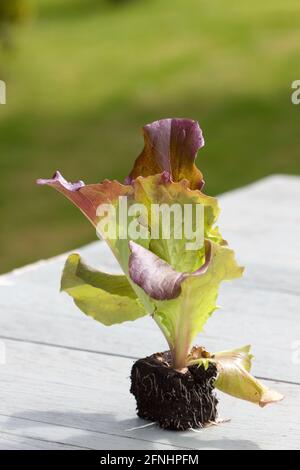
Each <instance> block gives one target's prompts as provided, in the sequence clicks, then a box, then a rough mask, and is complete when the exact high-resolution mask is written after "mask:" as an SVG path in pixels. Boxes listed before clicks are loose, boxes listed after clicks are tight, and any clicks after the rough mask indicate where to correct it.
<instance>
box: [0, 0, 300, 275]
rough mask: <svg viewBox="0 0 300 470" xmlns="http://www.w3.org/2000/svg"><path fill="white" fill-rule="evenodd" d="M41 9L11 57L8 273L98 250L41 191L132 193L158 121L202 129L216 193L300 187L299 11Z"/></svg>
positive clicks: (6, 115) (3, 259)
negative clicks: (102, 188) (295, 94)
mask: <svg viewBox="0 0 300 470" xmlns="http://www.w3.org/2000/svg"><path fill="white" fill-rule="evenodd" d="M36 3H37V5H36V8H35V14H34V15H33V19H32V20H31V21H30V22H29V23H27V24H26V25H24V26H22V27H18V28H16V29H15V31H14V42H15V48H14V50H12V51H11V52H10V53H8V52H5V51H4V50H0V79H2V80H3V79H4V80H5V81H6V82H7V88H8V96H7V101H8V103H7V105H6V106H1V107H0V178H1V181H0V182H1V184H0V210H1V220H2V224H1V232H0V272H5V271H7V270H10V269H12V268H14V267H17V266H21V265H23V264H25V263H28V262H31V261H34V260H37V259H40V258H46V257H49V256H53V255H55V254H58V253H60V252H62V251H64V250H68V249H73V248H75V247H76V246H79V245H81V244H84V243H87V242H89V241H91V240H93V239H95V234H94V231H93V229H92V227H90V225H89V223H88V222H86V221H85V220H84V219H83V217H82V215H81V214H80V213H79V211H77V210H76V209H74V208H73V207H72V206H71V205H70V204H69V203H68V202H67V201H65V200H63V198H62V197H60V196H59V195H57V194H55V193H54V192H53V191H51V190H50V189H49V190H48V189H46V188H39V187H36V186H35V184H34V180H35V179H36V178H37V177H41V176H42V177H48V176H50V175H51V174H52V173H53V171H54V170H56V169H60V170H61V171H62V173H63V174H64V175H65V176H66V177H67V179H69V180H72V179H78V178H81V179H84V180H85V181H86V182H96V181H101V180H102V179H104V178H105V177H107V178H116V179H121V180H123V178H124V177H125V176H126V175H127V174H128V172H129V170H130V169H131V166H132V164H133V161H134V159H135V157H136V156H137V155H138V153H139V151H140V150H141V147H142V140H141V135H140V127H141V126H142V125H143V124H144V123H147V122H150V121H152V120H156V119H159V118H162V117H169V116H174V117H175V116H184V117H191V118H194V119H197V120H199V121H200V124H201V126H202V128H203V130H204V133H205V137H206V147H205V149H203V150H202V151H201V154H199V158H198V166H199V167H200V168H201V170H202V171H203V172H204V174H205V177H206V180H207V186H206V191H207V192H208V193H210V194H217V193H221V192H224V191H227V190H230V189H232V188H235V187H238V186H242V185H244V184H247V183H249V182H251V181H254V180H256V179H258V178H262V177H264V176H266V175H269V174H272V173H293V174H299V172H300V163H299V150H300V139H299V112H300V109H299V107H297V106H293V105H292V104H291V100H290V95H291V89H290V87H291V83H292V81H293V80H295V79H297V78H299V76H297V75H296V74H297V71H298V69H299V35H298V25H299V21H300V5H299V1H298V0H286V1H285V2H283V1H279V0H265V1H264V2H261V1H258V0H252V1H251V2H250V1H247V2H241V1H235V0H233V1H232V2H230V3H228V2H227V1H225V0H185V1H184V2H183V1H182V0H131V1H127V2H126V1H125V0H124V1H123V2H119V4H118V2H112V3H110V2H109V0H98V1H96V0H39V1H38V2H36ZM274 199H275V197H274ZM275 200H276V199H275ZM237 216H238V215H237Z"/></svg>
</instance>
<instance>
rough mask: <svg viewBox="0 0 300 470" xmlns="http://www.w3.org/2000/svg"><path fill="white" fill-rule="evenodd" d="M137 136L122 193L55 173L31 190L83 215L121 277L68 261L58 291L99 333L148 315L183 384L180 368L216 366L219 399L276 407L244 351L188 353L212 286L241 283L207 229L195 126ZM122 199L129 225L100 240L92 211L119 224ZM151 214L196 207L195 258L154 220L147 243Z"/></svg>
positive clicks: (210, 224)
mask: <svg viewBox="0 0 300 470" xmlns="http://www.w3.org/2000/svg"><path fill="white" fill-rule="evenodd" d="M143 131H144V140H145V147H144V150H143V152H142V153H141V155H140V156H139V157H138V158H137V160H136V162H135V165H134V168H133V170H132V171H131V173H130V175H129V176H128V177H127V178H126V180H125V183H124V184H122V183H119V182H117V181H108V180H105V181H104V182H102V183H98V184H92V185H85V184H84V183H83V182H82V181H78V182H76V183H69V182H67V181H66V180H65V179H64V178H63V177H62V175H61V174H60V173H59V172H56V174H55V175H54V177H53V178H51V179H49V180H43V179H42V180H38V184H48V185H50V186H52V187H53V188H55V189H56V190H58V191H59V192H61V193H62V194H63V195H64V196H66V197H67V198H68V199H69V200H70V201H71V202H73V203H74V204H75V205H76V206H77V207H78V208H79V209H80V210H81V211H82V212H83V214H84V215H85V216H86V217H87V218H88V219H89V221H90V222H91V223H92V224H93V225H94V227H95V228H96V229H97V231H98V233H99V234H100V236H102V238H104V239H105V241H106V242H107V243H108V245H109V247H110V248H111V250H112V252H113V254H114V256H115V258H116V259H117V261H118V263H119V264H120V266H121V268H122V271H123V273H124V275H118V276H116V275H111V274H107V273H102V272H99V271H96V270H94V269H92V268H91V267H89V266H87V265H86V264H85V263H84V262H83V261H82V260H81V258H80V256H79V255H77V254H73V255H71V256H69V258H68V260H67V262H66V265H65V268H64V271H63V275H62V281H61V289H62V290H63V291H65V292H67V293H68V294H69V295H70V296H71V297H72V298H73V299H74V302H75V304H76V305H77V306H78V307H79V308H80V309H81V310H82V311H83V312H84V313H85V314H87V315H89V316H91V317H93V318H94V319H95V320H97V321H99V322H101V323H103V324H104V325H113V324H116V323H122V322H126V321H132V320H136V319H138V318H140V317H143V316H144V315H151V317H152V318H153V320H154V321H155V322H156V324H157V325H158V327H159V328H160V330H161V332H162V334H163V335H164V337H165V339H166V341H167V343H168V346H169V351H170V352H169V354H170V364H169V366H170V367H171V368H172V369H173V370H175V371H178V372H179V373H181V374H184V373H185V371H186V370H187V368H189V367H193V366H198V367H201V366H202V367H203V368H204V369H205V370H208V368H209V367H212V366H215V367H216V370H217V377H216V381H215V384H214V385H215V387H216V388H219V389H220V390H222V391H223V392H225V393H228V394H230V395H232V396H234V397H237V398H240V399H243V400H248V401H250V402H253V403H256V404H259V405H260V406H265V405H267V404H268V403H273V402H277V401H279V400H281V399H282V398H283V397H282V396H281V395H280V394H278V393H277V392H275V391H272V390H269V389H267V388H266V387H265V386H264V385H262V384H261V383H260V382H259V381H258V380H256V379H255V378H254V377H253V376H252V375H251V374H250V369H251V363H252V355H251V353H250V346H246V347H243V348H240V349H236V350H233V351H225V352H219V353H208V352H206V351H205V350H204V349H203V348H199V347H193V343H194V341H195V339H196V337H197V335H198V334H199V333H200V332H201V331H202V330H203V327H204V325H205V323H206V322H207V320H208V319H209V318H210V316H211V315H212V313H213V312H214V311H215V310H216V309H217V304H216V302H217V297H218V291H219V287H220V284H221V283H222V282H223V281H230V280H233V279H237V278H239V277H241V276H242V274H243V268H242V267H240V266H239V265H238V264H237V262H236V260H235V256H234V252H233V250H231V249H230V248H229V247H228V244H227V242H226V241H225V240H224V239H223V238H222V236H221V234H220V232H219V229H218V227H217V226H216V222H217V218H218V215H219V206H218V201H217V199H216V198H213V197H210V196H207V195H206V194H204V193H203V191H202V190H203V186H204V180H203V175H202V173H201V172H200V171H199V170H198V169H197V167H196V166H195V159H196V155H197V152H198V150H199V149H201V148H202V147H203V145H204V139H203V135H202V131H201V129H200V127H199V125H198V123H197V122H195V121H191V120H185V119H165V120H162V121H158V122H154V123H152V124H149V125H147V126H145V127H144V129H143ZM124 198H126V201H127V204H128V208H129V210H128V217H127V219H126V220H124V217H123V218H122V217H117V218H116V220H117V229H118V230H117V231H116V232H117V236H112V235H110V233H107V232H105V230H104V225H105V223H106V222H107V220H106V219H105V215H104V213H103V211H102V210H99V208H103V205H108V204H109V205H111V206H112V207H113V208H114V209H115V213H116V214H118V215H120V205H121V201H123V200H124ZM136 204H139V205H143V207H146V208H149V212H148V216H146V217H145V216H144V215H143V214H141V213H139V214H137V213H136V212H134V211H132V212H130V208H133V207H134V206H135V205H136ZM160 204H164V205H165V206H168V207H171V206H173V205H174V204H176V205H177V206H178V205H179V206H180V207H182V208H184V207H185V206H186V205H190V206H191V207H196V206H198V205H201V207H203V214H204V221H203V237H204V243H203V244H202V246H201V247H200V248H199V249H197V250H187V249H186V243H188V241H189V240H188V239H187V238H186V237H185V235H184V234H183V235H182V237H181V238H178V237H176V236H175V230H174V227H173V229H171V230H170V233H169V237H168V238H166V237H163V228H164V223H165V220H164V217H163V216H160V217H158V219H157V220H156V221H154V225H155V229H156V230H155V232H156V237H153V236H152V230H150V225H151V223H152V224H153V220H150V219H151V211H150V207H151V206H152V205H160ZM105 207H106V206H105ZM149 214H150V215H149ZM152 218H153V216H152ZM104 222H105V223H104ZM128 222H134V223H136V227H137V230H136V234H135V235H136V236H135V237H134V239H133V238H130V236H128V233H126V230H125V225H126V226H127V225H128ZM151 227H152V226H151ZM152 228H153V227H152ZM114 235H116V233H115V234H114Z"/></svg>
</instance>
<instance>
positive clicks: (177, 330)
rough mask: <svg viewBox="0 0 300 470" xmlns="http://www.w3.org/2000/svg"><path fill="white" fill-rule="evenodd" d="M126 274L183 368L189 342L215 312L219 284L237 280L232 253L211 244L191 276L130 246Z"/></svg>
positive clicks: (238, 274) (189, 345) (239, 269)
mask: <svg viewBox="0 0 300 470" xmlns="http://www.w3.org/2000/svg"><path fill="white" fill-rule="evenodd" d="M130 249H131V253H132V254H131V256H130V259H129V275H130V277H131V279H132V281H133V282H134V283H136V284H137V285H138V286H139V287H140V288H142V289H143V290H144V291H145V293H146V294H147V295H148V296H150V297H151V300H152V301H153V302H154V305H155V314H154V317H155V319H156V321H157V322H158V323H160V324H161V325H162V326H163V329H164V330H165V331H167V332H168V335H167V336H168V342H169V344H171V345H172V348H173V349H172V353H173V357H174V365H175V367H176V368H177V369H181V368H183V367H185V365H186V361H187V356H188V354H189V351H190V349H191V346H192V342H193V340H194V339H195V337H196V336H197V334H198V333H199V332H200V331H201V330H202V329H203V326H204V325H205V323H206V321H207V320H208V318H209V317H210V316H211V314H212V313H213V312H214V311H215V310H216V308H217V306H216V301H217V296H218V291H219V286H220V284H221V282H222V281H226V280H231V279H235V278H239V277H241V276H242V274H243V268H241V267H239V266H238V265H237V263H236V261H235V258H234V252H233V251H232V250H230V249H229V248H227V247H225V246H222V245H218V244H216V243H213V242H207V243H206V257H205V263H204V264H203V266H202V267H201V268H200V269H198V270H197V271H195V272H194V273H188V272H181V273H180V272H177V271H176V270H174V269H173V268H172V267H171V266H170V265H168V263H166V262H165V261H163V260H161V259H160V258H159V257H157V256H156V255H155V254H154V253H151V252H150V251H148V250H146V249H144V248H143V247H140V246H138V245H137V244H135V243H134V242H131V243H130Z"/></svg>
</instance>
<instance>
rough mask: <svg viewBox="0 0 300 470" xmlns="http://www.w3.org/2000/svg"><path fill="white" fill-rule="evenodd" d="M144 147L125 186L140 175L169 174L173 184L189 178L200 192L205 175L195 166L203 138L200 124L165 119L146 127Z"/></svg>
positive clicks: (183, 120)
mask: <svg viewBox="0 0 300 470" xmlns="http://www.w3.org/2000/svg"><path fill="white" fill-rule="evenodd" d="M143 132H144V141H145V147H144V150H143V152H142V153H141V155H140V156H139V157H138V158H137V160H136V162H135V165H134V168H133V170H132V172H131V173H130V175H129V176H128V178H127V179H126V183H127V184H130V183H132V181H133V180H134V179H136V178H137V177H138V176H150V175H155V174H158V173H162V172H164V171H165V172H167V173H169V175H170V177H171V179H172V180H173V181H180V180H182V179H187V180H188V181H189V186H190V187H191V188H192V189H201V188H202V187H203V185H204V181H203V175H202V173H201V172H200V171H199V170H198V169H197V167H196V166H195V159H196V155H197V152H198V150H199V149H201V148H202V147H203V146H204V138H203V135H202V131H201V129H200V127H199V124H198V123H197V122H196V121H192V120H190V119H163V120H161V121H156V122H153V123H152V124H148V125H146V126H145V127H144V128H143Z"/></svg>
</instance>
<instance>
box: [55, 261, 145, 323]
mask: <svg viewBox="0 0 300 470" xmlns="http://www.w3.org/2000/svg"><path fill="white" fill-rule="evenodd" d="M61 290H62V291H64V292H67V293H68V294H69V295H70V296H71V297H72V298H73V300H74V302H75V304H76V305H77V307H78V308H80V310H81V311H82V312H84V313H85V314H86V315H88V316H90V317H93V318H94V319H95V320H97V321H99V322H100V323H103V324H104V325H107V326H109V325H113V324H116V323H123V322H125V321H133V320H136V319H137V318H140V317H143V316H144V315H147V312H146V310H145V309H144V308H143V306H142V305H141V303H140V302H139V300H138V299H137V296H136V294H135V292H134V290H133V289H132V287H131V285H130V283H129V282H128V280H127V278H126V276H118V275H112V274H107V273H102V272H99V271H96V270H94V269H92V268H90V267H89V266H87V265H86V264H85V263H83V262H82V261H81V259H80V256H79V255H77V254H73V255H70V256H69V258H68V259H67V261H66V264H65V267H64V271H63V275H62V280H61Z"/></svg>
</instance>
